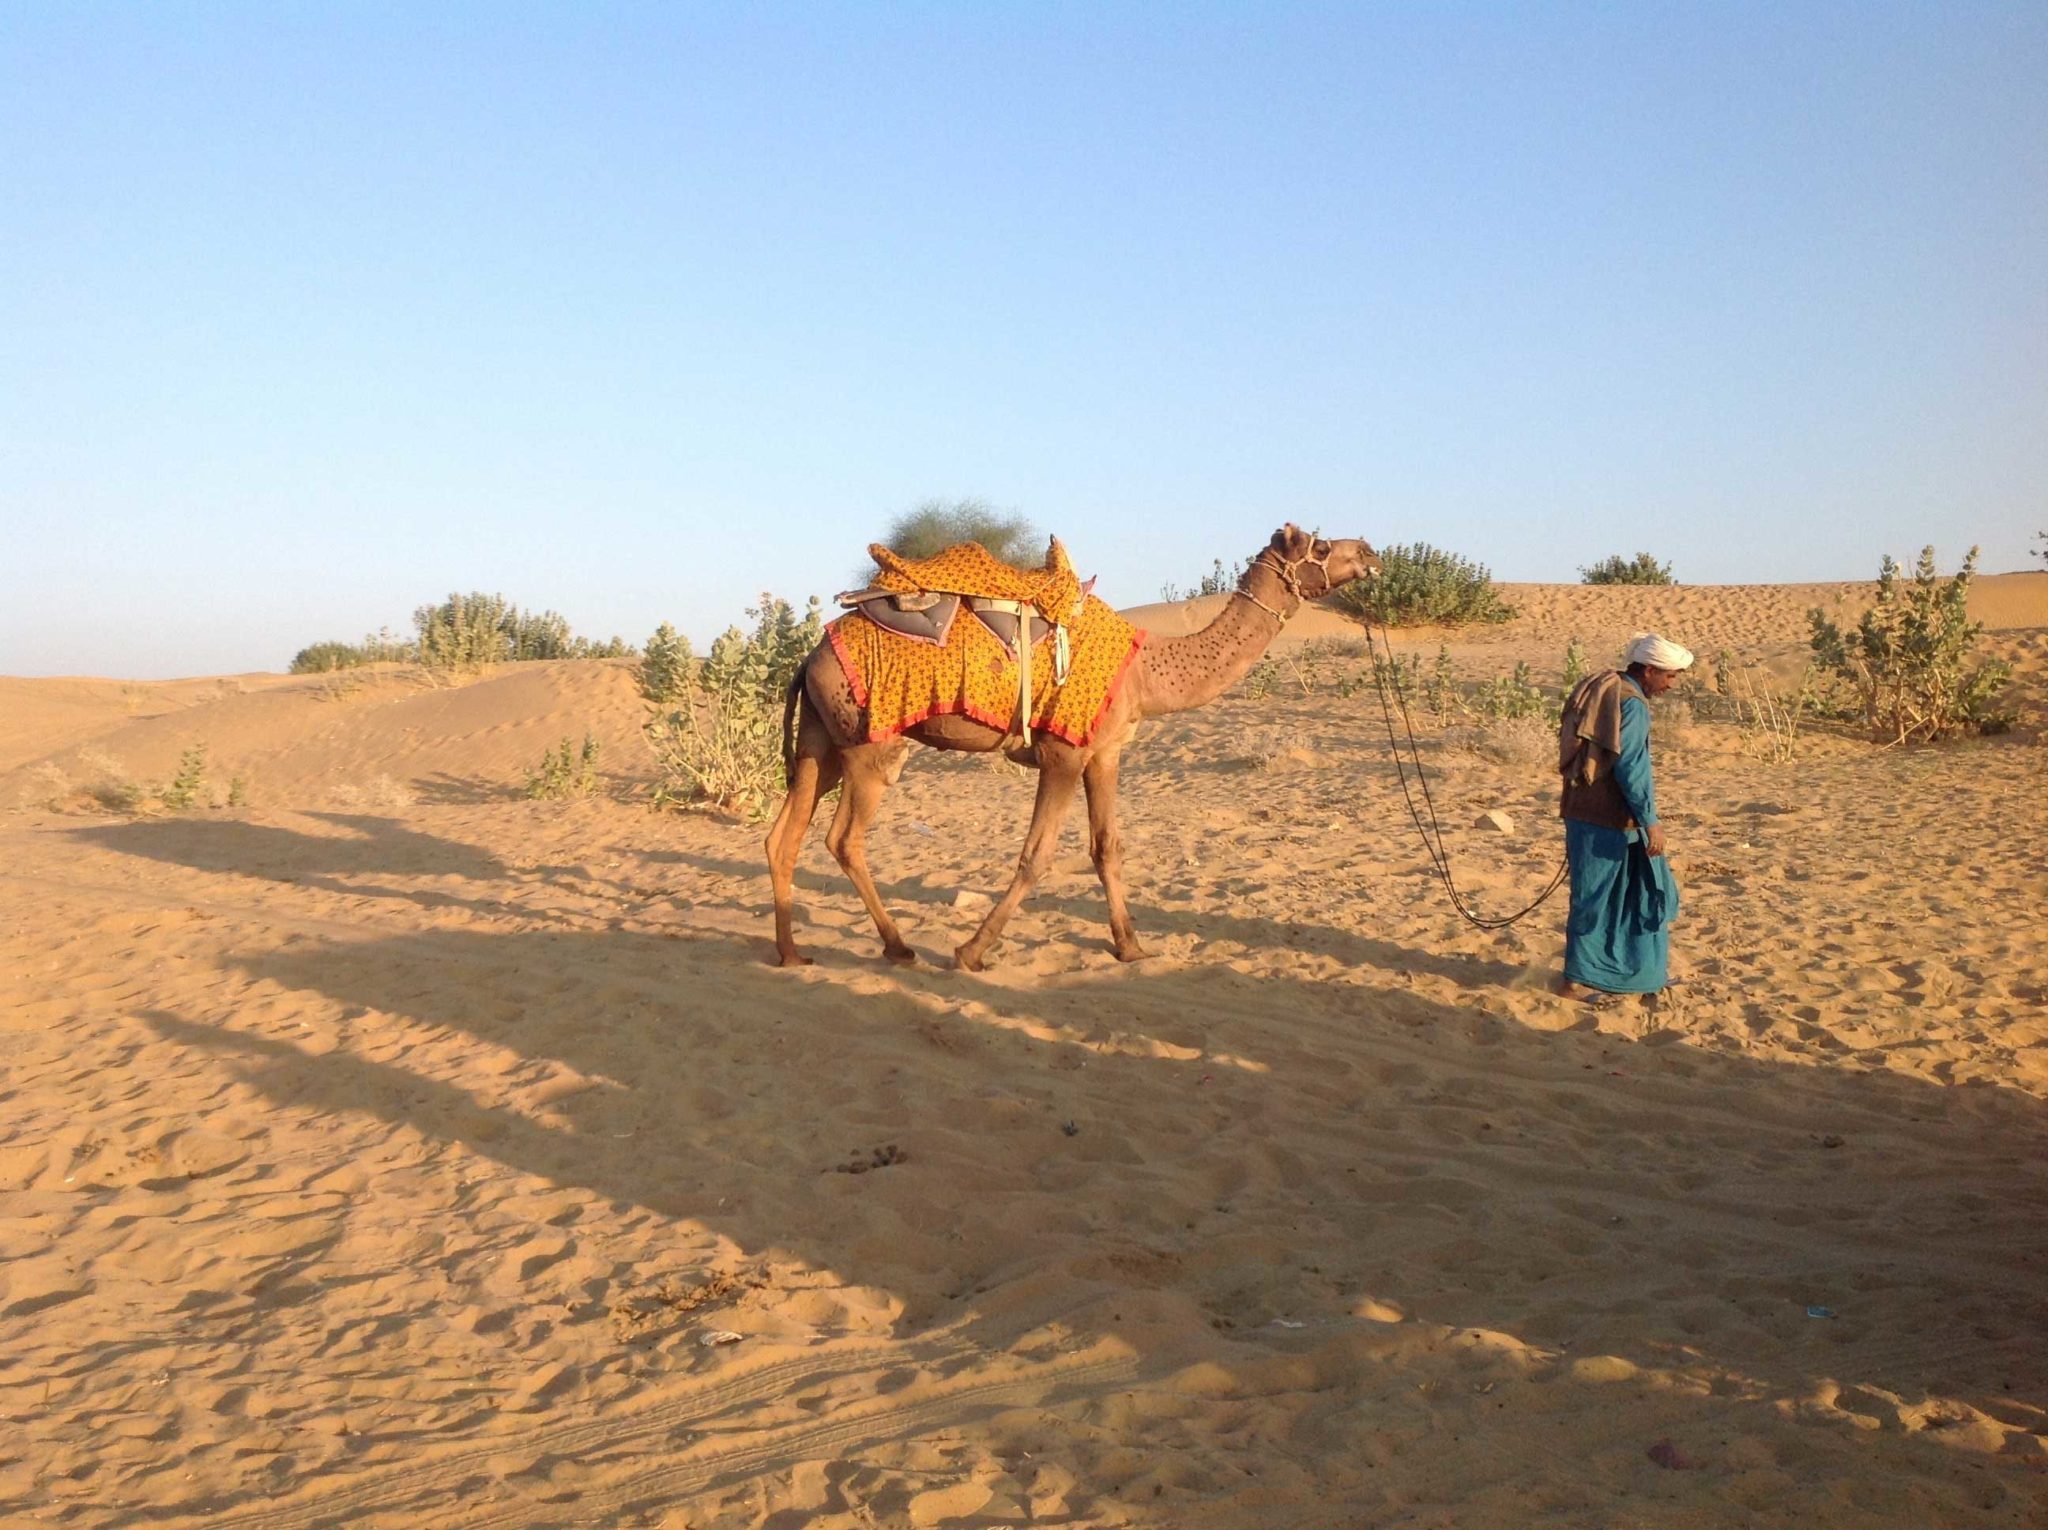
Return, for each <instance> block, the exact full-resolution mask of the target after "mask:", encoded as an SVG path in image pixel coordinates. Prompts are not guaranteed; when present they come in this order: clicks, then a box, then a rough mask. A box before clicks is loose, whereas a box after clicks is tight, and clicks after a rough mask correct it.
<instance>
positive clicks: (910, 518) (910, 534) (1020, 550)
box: [854, 499, 1045, 585]
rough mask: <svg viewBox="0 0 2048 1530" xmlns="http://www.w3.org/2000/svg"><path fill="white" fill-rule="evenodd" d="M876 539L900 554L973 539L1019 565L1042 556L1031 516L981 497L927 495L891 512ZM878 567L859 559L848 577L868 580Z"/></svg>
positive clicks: (924, 554)
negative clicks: (919, 501) (907, 507)
mask: <svg viewBox="0 0 2048 1530" xmlns="http://www.w3.org/2000/svg"><path fill="white" fill-rule="evenodd" d="M876 540H877V541H879V542H880V543H882V545H883V546H885V547H887V548H889V549H890V550H891V551H892V552H896V553H900V554H902V555H903V556H904V557H906V558H929V557H931V556H932V555H933V554H935V553H941V552H944V551H945V550H946V549H947V548H949V547H951V546H953V545H954V544H955V543H956V542H979V543H980V544H981V545H982V546H983V547H985V548H986V549H988V551H989V552H991V553H993V554H994V555H995V556H996V557H998V558H1000V559H1002V560H1003V562H1005V563H1013V564H1015V565H1016V566H1017V567H1019V568H1037V567H1038V566H1039V565H1040V564H1042V563H1043V562H1044V561H1045V546H1044V544H1043V543H1042V542H1041V541H1040V540H1039V536H1038V531H1037V529H1036V528H1035V527H1033V526H1032V524H1031V522H1029V521H1027V520H1026V519H1025V518H1024V517H1023V516H1021V515H1018V514H1016V513H1015V512H1014V511H1006V510H998V509H996V508H995V506H993V505H991V504H989V503H988V501H986V500H981V499H928V500H926V501H924V503H922V504H920V505H918V506H917V507H916V508H914V509H911V510H906V511H905V512H904V513H903V514H901V515H899V516H897V517H896V519H894V520H893V521H891V522H890V523H889V529H888V530H887V531H885V532H884V533H883V534H882V535H881V536H880V537H878V538H876ZM879 572H880V570H879V569H877V568H876V567H875V565H874V564H872V563H864V564H862V565H861V568H860V572H859V573H857V574H856V575H855V576H854V582H855V583H856V584H859V585H867V584H871V583H872V582H873V581H874V578H875V575H876V574H877V573H879Z"/></svg>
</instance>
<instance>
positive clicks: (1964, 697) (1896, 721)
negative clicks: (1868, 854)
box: [1807, 547, 2011, 744]
mask: <svg viewBox="0 0 2048 1530" xmlns="http://www.w3.org/2000/svg"><path fill="white" fill-rule="evenodd" d="M1976 571H1977V549H1976V548H1974V547H1973V548H1971V549H1970V553H1969V556H1968V557H1966V558H1964V559H1963V566H1962V568H1961V569H1960V570H1959V571H1958V572H1957V573H1956V575H1955V577H1954V578H1952V579H1947V580H1943V579H1941V578H1940V577H1939V576H1938V575H1937V574H1936V572H1935V566H1934V549H1933V548H1932V547H1927V548H1923V549H1921V552H1920V561H1919V563H1918V564H1917V565H1916V566H1915V567H1914V570H1913V576H1912V578H1911V580H1910V581H1909V580H1905V579H1902V578H1901V577H1900V569H1899V565H1898V564H1897V563H1895V562H1893V561H1892V559H1891V558H1890V556H1889V555H1887V556H1886V558H1885V560H1884V562H1883V563H1882V564H1881V565H1880V566H1879V569H1878V575H1877V603H1876V604H1875V605H1873V606H1872V607H1871V608H1870V609H1869V610H1868V611H1865V612H1864V613H1863V617H1862V620H1861V621H1859V622H1858V623H1857V624H1856V626H1855V627H1853V628H1851V629H1849V630H1848V631H1846V632H1845V631H1843V630H1842V629H1841V628H1840V627H1839V626H1837V625H1836V623H1835V622H1833V621H1831V620H1830V619H1829V618H1828V616H1827V615H1826V613H1824V612H1823V611H1821V610H1820V608H1819V607H1815V608H1814V609H1813V610H1811V611H1809V612H1808V613H1807V623H1808V625H1809V626H1810V627H1811V629H1812V633H1813V638H1812V641H1813V652H1814V657H1815V660H1816V662H1817V663H1818V664H1819V665H1820V667H1821V669H1822V670H1823V671H1825V672H1826V673H1828V674H1832V675H1835V676H1838V677H1840V678H1841V679H1843V680H1845V681H1847V682H1848V683H1849V685H1850V686H1851V687H1852V688H1853V689H1854V690H1855V693H1856V697H1857V700H1858V702H1859V703H1860V707H1861V712H1862V717H1863V722H1864V724H1865V725H1866V726H1867V727H1868V728H1869V729H1870V732H1871V736H1872V737H1873V738H1876V739H1879V740H1881V741H1884V742H1886V743H1895V744H1903V743H1926V742H1932V741H1934V740H1937V739H1943V738H1948V737H1950V736H1952V735H1954V734H1957V733H1962V732H1969V731H1978V732H1984V731H1991V732H1995V731H1999V730H2000V729H2001V728H2002V727H2003V726H2004V723H2005V721H2006V719H2004V718H2003V717H2001V716H1999V715H1998V714H1995V713H1993V712H1992V711H1991V703H1992V701H1993V699H1994V698H1995V697H1996V696H1997V694H1998V692H1999V691H2000V690H2001V689H2002V688H2003V687H2004V685H2005V682H2006V678H2007V676H2008V675H2010V673H2011V666H2009V665H2007V664H2004V663H2001V662H2000V661H1998V660H1996V659H1989V660H1984V661H1981V662H1980V661H1978V660H1977V658H1976V656H1975V653H1974V649H1975V647H1976V642H1977V639H1978V637H1979V636H1980V635H1982V633H1983V631H1984V626H1983V623H1981V622H1973V621H1971V620H1970V618H1969V594H1970V581H1971V579H1972V578H1974V577H1975V575H1976Z"/></svg>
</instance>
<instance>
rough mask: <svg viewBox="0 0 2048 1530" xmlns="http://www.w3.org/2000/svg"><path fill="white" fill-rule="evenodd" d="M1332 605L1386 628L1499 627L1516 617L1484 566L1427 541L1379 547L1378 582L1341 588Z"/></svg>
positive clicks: (1361, 583) (1361, 581)
mask: <svg viewBox="0 0 2048 1530" xmlns="http://www.w3.org/2000/svg"><path fill="white" fill-rule="evenodd" d="M1331 603H1332V604H1334V605H1336V606H1337V607H1338V608H1339V609H1341V610H1346V611H1350V612H1353V613H1354V614H1356V615H1359V616H1363V617H1365V618H1367V619H1368V620H1370V621H1376V622H1381V623H1384V624H1385V625H1386V626H1389V627H1415V626H1425V625H1427V626H1442V627H1455V626H1462V625H1464V624H1466V623H1470V622H1504V621H1506V620H1508V618H1510V617H1511V616H1513V615H1514V614H1515V613H1514V609H1513V608H1512V607H1510V606H1508V605H1505V604H1504V603H1503V602H1502V601H1501V598H1500V596H1499V594H1498V593H1497V592H1496V591H1495V590H1494V588H1493V576H1492V575H1491V574H1490V573H1489V572H1488V571H1487V568H1486V565H1485V564H1483V563H1474V562H1473V561H1472V560H1471V559H1469V558H1465V557H1461V556H1460V555H1458V554H1457V553H1453V552H1445V551H1444V550H1443V549H1442V548H1438V547H1431V546H1430V545H1429V544H1428V543H1427V542H1416V543H1412V544H1407V545H1399V546H1393V547H1384V548H1381V549H1380V576H1379V578H1377V579H1361V580H1359V581H1358V582H1357V583H1355V584H1347V585H1345V586H1344V588H1343V589H1341V590H1339V591H1337V593H1336V594H1335V595H1334V596H1332V597H1331Z"/></svg>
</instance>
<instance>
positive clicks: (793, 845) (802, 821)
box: [768, 750, 840, 967]
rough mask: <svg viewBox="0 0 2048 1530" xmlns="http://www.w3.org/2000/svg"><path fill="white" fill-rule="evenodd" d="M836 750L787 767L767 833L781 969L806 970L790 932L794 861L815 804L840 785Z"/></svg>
mask: <svg viewBox="0 0 2048 1530" xmlns="http://www.w3.org/2000/svg"><path fill="white" fill-rule="evenodd" d="M839 770H840V766H839V754H838V751H837V750H834V751H832V752H831V753H829V754H826V755H824V756H822V757H820V756H817V755H804V754H800V755H798V756H797V758H796V762H795V764H794V765H792V766H791V767H790V780H789V794H788V795H787V796H785V797H784V798H783V799H782V806H781V808H780V809H779V810H778V811H777V812H776V814H775V822H774V823H773V824H771V825H770V826H769V829H768V883H769V886H770V887H771V888H772V889H773V890H774V894H775V961H776V965H777V966H781V967H808V966H809V965H810V963H811V959H810V958H809V957H808V956H802V955H799V954H798V952H797V949H796V936H795V933H794V931H793V929H792V925H793V923H794V918H795V912H796V860H797V855H798V854H799V853H800V852H801V851H802V849H803V847H804V834H805V832H806V831H807V830H808V829H809V828H810V826H811V818H812V815H813V814H815V813H816V812H817V811H818V803H819V801H820V799H822V798H823V797H824V795H825V794H826V793H827V792H829V791H831V790H832V788H833V787H834V786H835V785H836V784H837V783H838V781H839Z"/></svg>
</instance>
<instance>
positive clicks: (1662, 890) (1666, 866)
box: [1564, 681, 1678, 993]
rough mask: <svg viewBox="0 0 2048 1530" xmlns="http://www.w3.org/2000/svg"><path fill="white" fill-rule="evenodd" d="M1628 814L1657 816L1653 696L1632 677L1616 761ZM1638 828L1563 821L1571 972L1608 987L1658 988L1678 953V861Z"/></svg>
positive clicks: (1644, 818)
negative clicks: (1674, 946)
mask: <svg viewBox="0 0 2048 1530" xmlns="http://www.w3.org/2000/svg"><path fill="white" fill-rule="evenodd" d="M1614 782H1615V785H1616V786H1618V787H1620V788H1621V796H1622V800H1623V801H1624V802H1626V803H1627V804H1628V811H1629V816H1630V817H1631V818H1633V819H1635V821H1636V822H1637V823H1639V824H1641V825H1642V826H1643V828H1645V829H1647V828H1649V827H1650V826H1651V825H1652V824H1654V823H1656V821H1657V793H1656V788H1655V785H1654V783H1653V782H1652V781H1651V779H1650V704H1649V703H1648V702H1647V701H1645V700H1643V698H1642V696H1641V694H1640V693H1639V692H1636V691H1635V689H1634V682H1632V681H1631V682H1630V694H1628V695H1625V696H1623V697H1622V702H1621V754H1620V756H1619V757H1618V758H1617V759H1616V760H1615V762H1614ZM1642 840H1643V836H1642V832H1641V830H1638V829H1609V828H1604V827H1602V826H1601V825H1599V824H1594V823H1581V822H1580V821H1579V820H1577V819H1575V818H1567V819H1566V820H1565V821H1564V850H1565V857H1566V859H1567V860H1568V861H1569V862H1570V863H1571V894H1572V906H1571V913H1570V914H1569V915H1568V916H1567V917H1566V920H1565V933H1564V975H1565V976H1566V977H1567V978H1569V979H1570V980H1571V981H1572V982H1574V983H1581V984H1584V985H1585V986H1586V987H1588V988H1598V989H1603V990H1605V991H1606V992H1608V993H1656V992H1658V991H1659V990H1661V989H1662V988H1663V986H1664V978H1665V971H1666V968H1667V966H1668V965H1669V961H1670V955H1671V921H1672V920H1673V919H1675V918H1677V917H1678V883H1677V882H1676V881H1674V880H1673V879H1672V876H1671V862H1670V861H1669V860H1668V859H1667V858H1666V857H1664V856H1661V855H1658V856H1652V855H1651V854H1649V852H1647V851H1646V850H1644V849H1643V844H1642Z"/></svg>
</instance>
